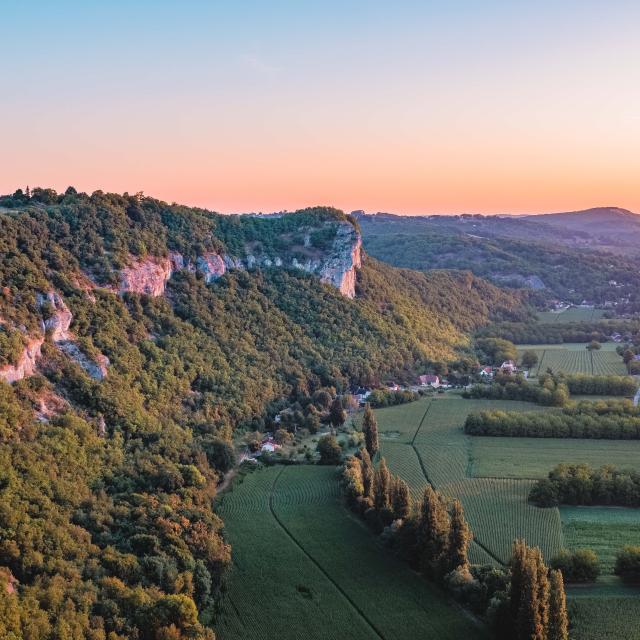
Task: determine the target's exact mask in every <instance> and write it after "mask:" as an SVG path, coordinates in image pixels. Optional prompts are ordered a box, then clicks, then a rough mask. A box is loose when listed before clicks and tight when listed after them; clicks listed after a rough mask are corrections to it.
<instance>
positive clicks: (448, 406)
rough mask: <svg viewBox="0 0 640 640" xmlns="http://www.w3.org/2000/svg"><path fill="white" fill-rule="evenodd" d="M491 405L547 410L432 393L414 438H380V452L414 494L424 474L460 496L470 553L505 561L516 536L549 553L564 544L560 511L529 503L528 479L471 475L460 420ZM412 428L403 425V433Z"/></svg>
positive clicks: (468, 441)
mask: <svg viewBox="0 0 640 640" xmlns="http://www.w3.org/2000/svg"><path fill="white" fill-rule="evenodd" d="M490 408H502V409H510V410H523V411H543V410H548V409H544V408H542V407H539V406H538V405H533V404H530V403H524V402H508V401H488V400H463V399H461V398H453V397H447V398H434V399H433V400H432V401H431V405H430V406H429V410H428V411H427V413H426V415H425V416H424V419H423V420H422V419H421V422H414V425H413V426H414V435H413V436H412V438H411V439H408V440H405V441H403V442H399V441H396V442H387V441H385V440H382V442H381V449H382V455H384V456H385V458H386V459H387V462H388V464H389V468H390V469H391V471H392V472H393V473H397V474H399V475H401V476H402V477H404V478H405V480H406V481H407V482H408V483H409V485H410V486H411V487H412V490H413V492H414V495H416V494H419V493H420V492H421V491H422V488H423V487H424V484H425V482H426V478H427V477H428V479H429V481H431V482H432V483H433V485H434V486H435V487H436V488H437V489H439V490H440V491H441V492H442V493H443V494H445V495H447V496H449V497H451V498H459V499H460V501H461V502H462V504H463V506H464V509H465V513H466V515H467V518H468V520H469V523H470V525H471V528H472V530H473V531H474V535H475V540H476V543H477V547H478V548H477V549H476V548H475V545H474V550H473V551H472V556H473V554H477V555H478V556H483V557H484V558H485V559H486V558H489V557H492V558H493V562H506V561H507V560H508V558H509V556H510V553H511V545H512V542H513V540H514V539H515V538H517V537H525V538H526V539H527V540H528V541H529V542H530V544H536V545H539V546H541V547H542V549H543V551H544V552H545V554H547V555H549V554H553V553H555V552H556V551H557V550H558V549H559V548H560V547H561V546H562V528H561V524H560V516H559V513H558V511H557V509H538V508H537V507H534V506H532V505H529V504H528V503H527V500H526V497H527V495H528V492H529V489H530V487H531V484H532V483H531V481H530V480H520V479H509V478H473V477H470V474H469V471H470V469H469V466H470V465H469V461H470V448H471V444H472V442H471V441H472V438H470V437H469V436H466V435H465V434H464V433H463V432H462V425H463V424H464V420H465V418H466V416H467V414H468V413H469V412H471V411H474V410H478V409H490ZM376 414H377V412H376ZM410 431H411V430H410V429H409V428H408V427H406V428H405V429H404V432H405V433H410ZM416 462H417V464H416ZM420 471H422V475H421V474H420V473H419V472H420ZM482 561H483V562H484V561H486V560H482Z"/></svg>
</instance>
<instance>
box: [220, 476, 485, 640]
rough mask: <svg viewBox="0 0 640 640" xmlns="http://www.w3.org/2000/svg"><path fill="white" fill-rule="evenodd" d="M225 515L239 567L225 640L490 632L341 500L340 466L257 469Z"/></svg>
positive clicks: (228, 499)
mask: <svg viewBox="0 0 640 640" xmlns="http://www.w3.org/2000/svg"><path fill="white" fill-rule="evenodd" d="M219 513H220V514H221V516H222V517H223V518H224V521H225V532H226V535H227V537H228V539H229V541H230V542H231V544H232V546H233V565H234V566H233V571H232V573H231V577H230V584H229V588H228V592H227V594H226V597H225V599H224V604H223V611H222V615H221V617H220V619H219V621H218V625H217V628H218V637H219V638H221V639H222V640H236V639H237V640H240V639H245V638H249V637H250V638H252V639H253V638H258V639H263V638H264V639H265V640H266V639H267V638H274V637H277V638H284V639H287V638H291V639H292V640H293V639H298V638H305V639H307V638H309V639H315V638H319V639H320V638H322V639H336V640H337V639H338V638H344V637H345V629H348V636H349V637H350V638H358V639H360V638H362V639H369V638H371V639H374V640H375V639H376V638H385V639H389V640H391V639H395V638H399V639H403V638H407V639H408V638H414V637H421V638H433V639H434V640H436V639H439V638H443V639H444V640H447V639H451V640H454V639H455V638H461V637H465V638H467V637H468V638H470V639H475V638H478V639H479V638H485V637H486V636H485V632H484V630H483V629H482V628H480V627H478V626H477V625H476V623H475V622H473V621H472V620H470V619H469V618H468V617H467V616H466V615H465V614H464V613H463V612H462V611H461V610H460V609H459V608H458V607H457V606H456V605H453V604H451V603H450V602H449V601H448V600H447V598H446V597H445V596H444V594H443V593H442V592H441V591H440V590H438V589H437V588H436V587H434V586H433V585H431V584H430V583H428V582H427V581H425V580H424V579H422V578H421V577H419V576H418V575H417V574H415V573H414V572H412V571H410V570H409V568H408V567H407V566H406V565H405V564H404V563H403V562H402V561H401V560H399V559H397V558H395V556H393V555H392V554H390V553H387V552H385V551H384V550H383V549H382V548H381V547H380V546H379V545H378V543H377V541H376V538H375V537H374V536H373V535H372V534H371V533H370V532H369V531H368V530H367V529H366V528H365V527H364V525H363V524H362V523H361V522H360V521H359V520H358V519H357V518H356V517H355V516H353V515H352V514H351V513H349V512H348V511H347V510H346V509H345V508H344V507H343V506H342V502H341V495H340V484H339V478H338V474H337V471H336V469H335V468H333V467H318V466H288V467H282V466H280V467H278V466H276V467H270V468H265V469H260V470H256V471H255V472H253V473H249V474H248V475H247V476H246V477H244V478H243V479H240V482H238V483H237V484H235V485H234V486H233V487H232V488H231V489H230V490H229V492H228V493H226V494H224V495H223V496H222V497H221V499H220V501H219Z"/></svg>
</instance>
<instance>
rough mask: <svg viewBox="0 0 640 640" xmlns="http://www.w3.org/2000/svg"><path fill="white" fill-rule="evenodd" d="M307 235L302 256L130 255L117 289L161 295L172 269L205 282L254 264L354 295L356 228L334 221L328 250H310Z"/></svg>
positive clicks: (358, 264) (358, 258) (358, 247)
mask: <svg viewBox="0 0 640 640" xmlns="http://www.w3.org/2000/svg"><path fill="white" fill-rule="evenodd" d="M308 240H309V239H308V237H307V238H305V243H304V246H303V247H301V250H302V251H303V252H304V251H306V254H305V255H306V256H307V257H306V258H304V259H303V258H300V257H287V256H285V255H283V256H267V255H255V254H253V253H251V252H247V253H246V254H245V255H244V256H228V255H220V254H217V253H214V252H208V253H205V254H203V255H202V256H198V257H197V258H196V260H195V263H193V262H191V261H189V260H185V258H184V256H182V255H181V254H179V253H172V254H171V255H170V256H169V257H168V258H153V257H148V258H143V259H138V258H134V257H132V258H131V260H130V262H129V265H128V266H127V267H126V268H125V269H123V270H122V271H121V272H120V286H119V289H118V291H119V292H120V293H123V292H126V291H131V292H135V293H143V294H147V295H150V296H161V295H163V294H164V292H165V288H166V285H167V282H168V281H169V279H170V278H171V275H172V274H173V273H174V272H175V271H180V270H182V269H187V270H188V271H191V272H198V273H201V274H203V276H204V279H205V281H206V282H207V283H210V282H212V281H214V280H216V279H217V278H219V277H220V276H222V275H223V274H224V273H225V272H226V271H228V270H229V269H255V268H257V267H262V268H273V267H285V268H295V269H301V270H302V271H306V272H308V273H313V274H315V275H317V276H318V277H319V278H320V280H321V281H322V282H326V283H327V284H330V285H332V286H334V287H336V289H339V290H340V292H341V293H342V294H343V295H345V296H347V297H349V298H353V297H355V283H356V271H357V269H359V268H360V267H361V266H362V239H361V237H360V234H359V233H358V232H357V231H356V229H355V228H354V227H353V226H352V225H351V224H349V223H347V222H341V223H338V224H337V230H336V233H335V238H334V240H333V243H332V246H331V248H330V249H328V250H322V251H321V250H313V249H312V248H310V245H309V242H308Z"/></svg>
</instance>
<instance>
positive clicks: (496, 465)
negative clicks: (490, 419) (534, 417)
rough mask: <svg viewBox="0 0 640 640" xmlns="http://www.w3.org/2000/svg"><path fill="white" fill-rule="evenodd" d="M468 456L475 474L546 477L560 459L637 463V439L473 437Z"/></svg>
mask: <svg viewBox="0 0 640 640" xmlns="http://www.w3.org/2000/svg"><path fill="white" fill-rule="evenodd" d="M470 456H471V465H470V475H472V476H474V477H476V478H482V477H484V478H546V477H547V474H548V473H549V471H551V469H552V468H553V467H555V466H556V465H557V464H560V463H561V462H570V463H587V464H590V465H591V466H594V467H600V466H602V465H603V464H605V462H606V463H607V464H614V465H616V466H618V467H621V468H634V467H637V464H638V460H640V441H637V440H590V439H577V438H576V439H573V438H572V439H564V440H563V439H560V438H508V437H474V438H472V442H471V449H470Z"/></svg>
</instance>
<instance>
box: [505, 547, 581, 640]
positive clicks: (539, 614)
mask: <svg viewBox="0 0 640 640" xmlns="http://www.w3.org/2000/svg"><path fill="white" fill-rule="evenodd" d="M509 618H510V619H509V620H508V621H505V623H506V624H505V625H504V626H505V627H506V626H508V625H509V624H510V626H511V635H509V636H508V637H515V638H517V639H518V640H567V639H568V638H569V619H568V616H567V601H566V596H565V592H564V582H563V580H562V573H561V572H560V571H559V570H556V569H552V570H551V571H549V569H548V567H547V566H546V565H545V563H544V559H543V557H542V552H541V551H540V549H538V548H537V547H533V548H531V547H528V546H527V545H526V543H525V541H524V540H516V541H515V542H514V544H513V555H512V558H511V585H510V588H509Z"/></svg>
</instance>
